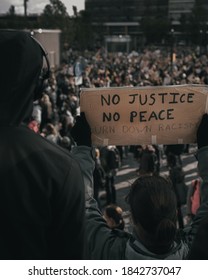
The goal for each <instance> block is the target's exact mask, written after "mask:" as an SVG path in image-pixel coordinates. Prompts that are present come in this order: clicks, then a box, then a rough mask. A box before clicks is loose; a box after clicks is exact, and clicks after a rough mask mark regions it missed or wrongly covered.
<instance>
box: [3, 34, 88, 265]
mask: <svg viewBox="0 0 208 280" xmlns="http://www.w3.org/2000/svg"><path fill="white" fill-rule="evenodd" d="M44 59H45V60H46V64H47V67H48V68H47V70H46V72H45V71H44V69H43V60H44ZM0 61H1V67H0V128H1V129H0V157H1V162H0V179H1V187H0V219H1V230H0V240H1V241H0V259H10V260H11V259H12V260H16V259H23V260H27V259H32V260H34V259H38V260H39V259H41V260H43V259H56V260H57V259H61V260H62V259H83V258H84V256H85V255H84V254H85V232H84V229H85V225H84V221H85V209H84V181H83V177H82V173H81V170H80V167H79V164H78V163H77V161H76V160H74V159H73V158H72V156H71V155H70V154H69V153H67V151H66V150H65V149H62V148H61V147H59V146H58V145H56V144H54V143H51V141H48V140H47V139H45V138H44V137H42V136H41V135H39V133H35V132H34V131H33V130H32V129H30V128H29V127H28V123H29V122H30V119H31V116H32V111H33V102H34V100H37V99H38V98H41V95H42V90H43V83H44V81H45V80H46V79H47V78H48V77H49V72H50V69H49V62H48V61H47V56H46V53H45V52H44V50H43V48H42V47H41V45H40V44H39V43H38V42H37V41H36V40H35V39H34V38H33V37H31V35H30V34H29V33H28V32H23V31H15V30H0ZM45 73H46V74H45Z"/></svg>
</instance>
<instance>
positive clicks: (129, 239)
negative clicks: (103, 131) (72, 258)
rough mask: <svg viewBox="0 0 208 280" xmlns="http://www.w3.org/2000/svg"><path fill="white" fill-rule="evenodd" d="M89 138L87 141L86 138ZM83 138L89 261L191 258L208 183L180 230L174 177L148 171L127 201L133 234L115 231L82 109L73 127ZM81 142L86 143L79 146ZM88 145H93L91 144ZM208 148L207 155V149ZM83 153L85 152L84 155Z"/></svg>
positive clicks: (207, 123) (207, 141)
mask: <svg viewBox="0 0 208 280" xmlns="http://www.w3.org/2000/svg"><path fill="white" fill-rule="evenodd" d="M205 131H208V115H207V114H205V115H204V116H203V118H202V121H201V123H200V125H199V127H198V130H197V143H198V148H199V151H198V159H199V170H200V175H201V177H202V178H203V182H206V184H208V176H207V174H208V172H207V166H208V153H207V150H208V147H204V146H208V134H207V135H204V134H206V133H205ZM83 135H85V137H86V138H87V143H86V142H85V138H84V137H83ZM72 136H73V138H74V140H75V142H77V145H78V147H77V149H76V150H74V151H73V153H74V156H75V157H77V158H80V159H81V156H80V155H81V154H80V152H81V151H83V150H84V149H85V152H86V155H85V165H83V164H82V163H81V161H83V160H81V161H80V164H81V169H82V172H83V175H84V178H85V200H86V219H87V223H86V234H87V245H88V252H89V255H88V258H89V259H135V260H136V259H145V260H148V259H149V260H153V259H157V260H160V259H170V260H174V259H179V260H180V259H187V257H188V254H189V250H190V247H191V244H192V242H193V239H194V238H195V235H196V232H197V230H198V227H199V224H200V221H202V219H203V218H204V217H205V216H206V215H208V187H207V186H206V187H204V188H202V190H201V196H202V203H201V206H200V208H199V209H198V212H197V214H196V216H195V219H194V220H193V223H192V224H191V225H190V226H189V227H188V228H187V229H186V230H185V229H184V230H181V229H178V228H177V199H176V195H175V192H174V190H173V186H172V183H171V180H169V179H166V178H164V177H162V176H157V175H143V176H141V177H139V178H138V179H136V180H135V182H134V183H133V184H132V186H131V187H130V193H129V195H128V197H127V200H128V202H129V204H130V210H131V215H132V222H133V233H132V234H129V233H127V232H125V231H119V230H117V231H116V230H112V229H110V228H109V226H108V225H107V223H106V221H105V219H103V217H102V214H101V212H100V211H99V209H98V208H97V203H96V201H95V200H94V199H93V194H92V191H93V179H92V173H93V168H94V164H93V161H92V159H91V156H90V155H91V131H90V127H89V124H88V123H87V120H86V118H85V115H84V113H81V116H79V117H78V118H77V120H76V123H75V126H74V128H73V129H72ZM79 146H81V147H79ZM87 146H88V147H87ZM205 151H206V153H205ZM82 156H83V154H82Z"/></svg>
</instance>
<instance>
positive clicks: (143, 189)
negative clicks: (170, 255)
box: [127, 176, 177, 253]
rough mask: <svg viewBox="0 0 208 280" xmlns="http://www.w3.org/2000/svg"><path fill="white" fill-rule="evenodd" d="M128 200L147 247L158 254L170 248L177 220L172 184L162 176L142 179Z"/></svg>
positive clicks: (134, 185) (139, 235)
mask: <svg viewBox="0 0 208 280" xmlns="http://www.w3.org/2000/svg"><path fill="white" fill-rule="evenodd" d="M127 201H128V203H129V205H130V210H131V214H132V219H133V222H134V226H135V231H136V233H137V235H138V237H139V238H140V239H141V241H142V242H143V243H144V245H145V246H146V247H147V248H148V249H150V250H151V251H153V252H155V253H165V252H166V251H167V250H168V249H170V247H171V245H172V242H173V239H174V237H175V233H176V217H177V203H176V197H175V193H174V191H173V189H172V185H171V182H170V181H168V180H167V179H165V178H163V177H161V176H141V177H139V178H138V179H137V180H136V181H135V182H134V183H133V184H132V186H131V189H130V192H129V195H128V197H127Z"/></svg>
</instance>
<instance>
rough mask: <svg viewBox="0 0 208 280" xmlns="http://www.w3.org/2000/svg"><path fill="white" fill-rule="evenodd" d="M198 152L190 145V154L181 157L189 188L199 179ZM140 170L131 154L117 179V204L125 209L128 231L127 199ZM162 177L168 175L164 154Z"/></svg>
mask: <svg viewBox="0 0 208 280" xmlns="http://www.w3.org/2000/svg"><path fill="white" fill-rule="evenodd" d="M196 151H197V147H196V145H190V147H189V153H187V154H183V155H182V156H181V159H182V166H183V171H184V173H185V183H186V184H187V186H190V184H191V181H192V180H193V179H196V178H197V160H196V158H195V154H196ZM138 168H139V163H138V162H137V161H136V160H135V158H134V156H133V154H132V153H130V152H129V153H128V154H127V156H126V157H125V158H124V159H123V161H122V165H121V167H120V169H119V170H118V172H117V175H116V178H115V187H116V194H117V204H118V205H119V206H120V207H121V208H122V209H123V216H124V220H125V223H126V230H130V213H129V206H128V204H127V203H126V201H125V197H126V195H127V194H128V191H129V187H130V185H131V184H132V182H133V181H134V180H135V179H136V178H137V177H138V173H137V169H138ZM160 175H168V168H167V162H166V156H165V155H164V154H162V156H161V161H160ZM101 202H102V204H103V206H104V205H105V192H103V191H102V192H101ZM184 211H185V210H184Z"/></svg>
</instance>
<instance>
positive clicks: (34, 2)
mask: <svg viewBox="0 0 208 280" xmlns="http://www.w3.org/2000/svg"><path fill="white" fill-rule="evenodd" d="M61 1H62V2H63V3H64V5H65V6H66V8H67V12H68V14H69V15H73V9H72V6H76V7H77V10H78V11H80V10H84V3H85V0H61ZM23 2H24V0H0V14H2V13H6V12H8V10H9V7H10V6H11V5H14V6H15V11H16V13H17V14H23V13H24V8H23ZM49 3H50V1H49V0H29V1H28V2H27V4H28V9H27V12H28V14H32V13H41V12H42V11H43V9H44V7H45V5H47V4H49Z"/></svg>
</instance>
